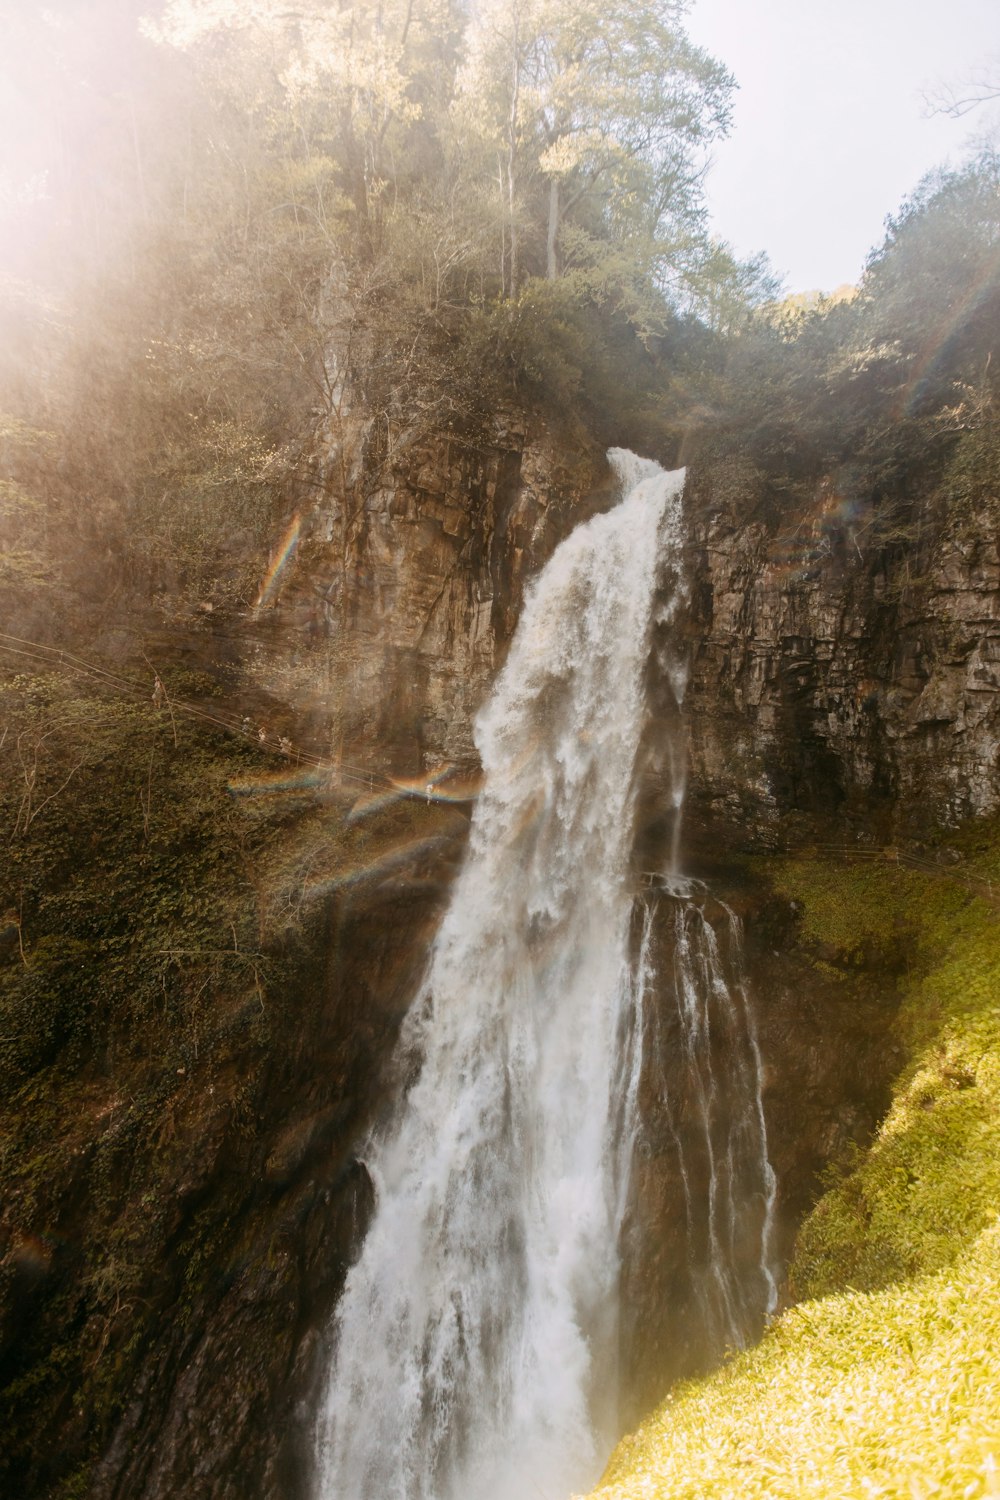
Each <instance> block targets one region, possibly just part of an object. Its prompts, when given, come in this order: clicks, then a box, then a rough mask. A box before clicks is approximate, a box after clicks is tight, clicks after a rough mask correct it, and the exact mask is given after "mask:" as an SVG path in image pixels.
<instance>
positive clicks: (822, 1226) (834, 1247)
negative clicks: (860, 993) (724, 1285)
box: [595, 833, 1000, 1500]
mask: <svg viewBox="0 0 1000 1500" xmlns="http://www.w3.org/2000/svg"><path fill="white" fill-rule="evenodd" d="M983 842H984V841H983V838H982V834H981V833H980V835H979V845H978V847H973V848H971V849H970V853H971V854H972V856H973V857H972V859H971V860H970V861H969V862H968V863H967V864H966V865H965V868H969V867H970V866H972V867H973V868H978V867H979V866H980V865H982V866H983V869H984V871H985V868H986V865H987V864H988V862H989V861H990V859H992V858H993V857H994V853H995V851H994V848H993V841H992V840H988V841H987V842H989V844H990V847H989V848H984V847H983ZM773 873H774V874H775V878H776V884H777V885H778V887H779V888H780V889H781V890H783V891H784V893H785V894H787V895H789V896H792V897H793V898H794V899H796V900H797V901H798V902H799V903H800V907H801V910H802V921H801V936H802V941H803V943H804V945H805V946H806V948H807V949H810V950H811V951H812V952H813V955H814V957H815V959H816V961H817V963H819V964H821V965H823V966H824V967H826V968H830V967H836V968H838V969H839V970H840V972H842V973H843V972H847V971H849V970H850V966H851V964H852V963H853V962H855V961H860V958H861V957H862V956H863V954H864V952H865V950H866V949H868V950H871V949H872V948H873V947H875V948H878V947H882V948H883V949H884V947H885V945H886V944H888V943H890V942H892V943H895V944H897V945H899V944H900V943H902V944H903V945H904V947H905V951H906V954H907V961H908V972H907V973H906V974H905V975H904V978H903V989H904V996H903V1005H902V1008H901V1012H900V1020H899V1026H900V1034H901V1038H902V1040H903V1041H904V1042H905V1043H906V1045H907V1047H908V1049H909V1062H908V1064H907V1065H906V1067H905V1068H904V1070H903V1072H902V1074H901V1076H900V1078H899V1080H898V1083H897V1087H896V1089H895V1093H894V1098H893V1103H892V1106H891V1109H890V1111H889V1113H888V1115H887V1117H886V1119H885V1121H884V1122H883V1125H882V1128H881V1129H880V1131H879V1133H878V1135H877V1138H876V1139H875V1141H874V1142H873V1143H872V1146H871V1147H870V1149H869V1150H868V1151H866V1152H863V1153H860V1154H859V1155H858V1158H857V1159H856V1160H855V1161H854V1162H851V1163H845V1164H843V1165H842V1168H841V1171H840V1173H839V1175H837V1176H836V1178H834V1179H832V1180H831V1183H830V1186H829V1187H828V1189H827V1191H826V1193H825V1194H824V1195H823V1197H822V1198H821V1199H820V1201H819V1203H818V1204H817V1206H816V1208H815V1209H814V1211H813V1213H812V1214H811V1215H810V1217H809V1218H808V1220H807V1221H806V1223H805V1225H804V1226H803V1229H802V1231H801V1233H800V1236H799V1240H798V1244H797V1248H796V1252H795V1256H794V1259H793V1263H792V1267H791V1271H790V1278H789V1279H790V1285H791V1288H792V1291H793V1293H794V1294H795V1295H796V1296H797V1297H799V1298H801V1299H803V1300H801V1301H800V1302H799V1303H798V1305H797V1306H795V1307H793V1308H791V1309H790V1310H789V1311H788V1312H786V1313H785V1314H784V1315H783V1316H782V1317H781V1318H780V1319H779V1320H778V1321H777V1322H776V1323H775V1325H774V1326H773V1327H772V1328H771V1330H770V1331H769V1333H768V1334H767V1335H766V1336H765V1338H764V1339H763V1341H762V1343H761V1344H760V1345H759V1346H758V1348H756V1349H754V1350H751V1351H749V1352H748V1353H746V1354H743V1355H739V1356H736V1357H734V1358H733V1359H732V1360H731V1361H730V1362H729V1363H728V1364H727V1365H725V1366H724V1367H723V1369H721V1370H720V1371H718V1372H717V1373H716V1374H715V1375H714V1376H711V1377H709V1378H708V1379H706V1380H703V1381H693V1382H689V1383H687V1384H686V1385H684V1386H682V1387H679V1388H678V1389H677V1390H676V1391H675V1392H673V1393H672V1394H671V1395H670V1396H669V1397H668V1399H667V1401H666V1402H665V1404H664V1405H663V1406H662V1407H661V1408H660V1409H659V1411H657V1412H656V1413H655V1414H654V1415H653V1416H652V1417H651V1418H649V1419H648V1420H647V1421H646V1423H645V1424H644V1425H643V1426H642V1427H641V1428H640V1429H639V1430H638V1432H637V1433H635V1434H634V1435H633V1436H631V1437H628V1438H626V1439H625V1440H624V1441H623V1442H622V1443H621V1444H620V1445H619V1447H618V1449H617V1450H616V1452H615V1454H614V1456H613V1458H612V1461H611V1464H610V1465H609V1468H608V1471H607V1473H606V1475H605V1479H604V1484H603V1487H602V1488H600V1489H599V1490H598V1491H596V1492H595V1495H599V1496H600V1497H601V1500H640V1497H641V1500H682V1497H683V1500H688V1497H690V1500H694V1497H698V1500H703V1497H718V1500H722V1497H730V1496H731V1497H734V1500H735V1497H737V1496H738V1497H740V1500H755V1497H760V1500H765V1497H766V1500H782V1497H796V1500H799V1497H814V1496H815V1497H820V1500H822V1497H829V1500H834V1497H837V1500H846V1497H855V1496H856V1497H862V1500H868V1497H894V1500H895V1497H899V1500H930V1497H941V1500H945V1497H948V1500H950V1497H956V1500H957V1497H968V1500H975V1497H979V1496H985V1495H1000V1218H998V1212H1000V919H998V916H997V913H996V911H995V910H994V909H993V908H992V907H991V906H990V905H988V904H987V903H986V902H983V901H980V900H978V899H974V898H970V897H969V895H968V894H967V892H966V891H965V890H963V889H962V887H961V886H960V884H959V883H958V882H957V881H955V880H952V879H950V878H948V876H947V875H942V876H940V877H935V876H932V875H924V874H917V873H914V872H912V871H903V870H899V869H897V868H894V867H891V866H885V867H882V866H877V865H864V866H851V865H843V864H841V865H830V864H826V865H821V864H819V863H812V862H809V861H796V862H794V863H792V862H787V863H784V864H782V865H781V866H779V867H778V868H777V869H776V870H775V871H774V872H773ZM859 1066H863V1060H859Z"/></svg>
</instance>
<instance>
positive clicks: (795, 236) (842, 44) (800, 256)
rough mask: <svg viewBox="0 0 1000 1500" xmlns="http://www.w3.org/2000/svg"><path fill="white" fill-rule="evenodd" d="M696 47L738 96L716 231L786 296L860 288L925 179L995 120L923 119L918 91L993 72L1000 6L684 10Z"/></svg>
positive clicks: (778, 1)
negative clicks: (765, 270)
mask: <svg viewBox="0 0 1000 1500" xmlns="http://www.w3.org/2000/svg"><path fill="white" fill-rule="evenodd" d="M687 31H688V34H689V36H690V37H691V39H692V41H694V42H696V43H697V44H698V45H699V46H701V47H704V48H705V49H706V50H707V51H708V52H710V53H711V54H712V55H713V56H714V57H717V58H718V59H719V60H720V61H721V62H723V63H725V65H726V66H727V67H728V69H729V70H730V72H731V73H733V74H734V75H735V77H736V80H737V82H738V84H739V85H740V88H739V92H738V94H737V95H736V102H735V108H734V111H733V129H732V133H731V135H730V138H729V139H728V140H725V141H722V142H720V143H718V144H717V145H716V146H715V148H714V150H713V165H712V168H711V170H710V172H709V175H708V179H707V184H706V186H707V196H708V204H709V210H710V213H711V219H712V230H713V232H714V233H715V234H716V235H718V236H719V237H720V238H722V239H725V240H728V241H729V242H730V244H732V245H733V246H734V248H735V249H736V250H737V251H738V252H739V254H740V255H741V256H748V255H752V254H754V253H756V252H757V251H759V250H764V251H766V252H767V255H768V256H769V258H770V260H771V264H772V266H773V267H774V269H775V271H777V272H778V274H779V275H781V276H783V277H784V279H785V285H786V289H787V290H788V291H789V292H802V291H811V290H821V291H832V290H834V288H835V287H837V286H840V285H842V284H843V283H845V282H853V281H856V280H857V279H858V276H859V275H860V273H861V269H862V266H863V265H864V261H865V257H866V256H867V254H868V251H869V250H870V249H872V248H873V247H874V246H875V245H877V244H879V243H880V242H881V240H882V237H883V231H884V225H885V219H886V216H887V215H888V214H890V213H892V212H894V211H895V210H896V209H897V208H898V207H899V205H900V203H901V202H902V201H903V199H904V198H905V197H907V196H908V195H909V194H910V193H911V192H912V191H913V189H914V188H915V187H916V186H917V183H918V182H919V181H920V179H921V177H923V175H924V174H925V173H926V172H927V171H929V170H930V169H931V168H933V167H935V166H938V165H940V164H942V163H943V162H945V161H946V160H948V159H950V160H951V161H952V162H953V163H954V164H958V163H959V162H961V160H962V159H963V157H964V156H965V155H966V153H967V150H968V143H969V141H970V138H972V137H982V136H983V134H984V133H985V132H986V130H987V129H988V128H989V127H990V125H991V123H992V124H993V125H998V124H1000V109H998V108H997V107H996V106H987V107H983V108H980V109H978V110H976V111H975V112H973V113H972V114H969V115H966V116H965V117H964V118H962V119H959V120H952V119H947V118H944V117H942V116H941V115H937V116H931V117H927V116H926V113H925V110H926V106H925V104H924V102H923V100H922V98H921V90H922V89H927V88H934V86H935V85H938V86H939V85H941V84H946V83H956V84H957V83H961V82H962V81H963V80H964V79H967V78H968V77H969V76H970V74H971V73H972V71H973V70H974V69H976V68H980V69H981V68H982V67H983V66H984V65H986V64H988V63H990V62H991V61H992V62H995V63H996V65H997V68H996V71H997V73H998V74H1000V0H692V3H691V9H690V11H689V13H688V17H687Z"/></svg>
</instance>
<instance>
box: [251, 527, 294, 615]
mask: <svg viewBox="0 0 1000 1500" xmlns="http://www.w3.org/2000/svg"><path fill="white" fill-rule="evenodd" d="M301 532H302V517H301V516H300V515H299V513H298V511H296V512H295V514H294V516H293V517H292V519H291V521H290V522H289V523H288V529H287V531H286V532H285V534H284V536H283V537H282V538H281V542H280V544H279V546H278V550H277V552H276V553H275V554H274V556H273V557H272V559H271V563H270V566H269V567H268V570H267V572H266V573H265V574H264V579H263V582H262V583H261V586H260V593H259V594H258V595H257V603H256V604H255V605H254V609H263V608H264V606H265V605H267V604H270V603H271V600H272V599H273V598H274V596H275V594H276V593H277V591H278V588H279V585H280V583H281V575H282V573H283V572H284V571H285V569H286V567H287V566H288V564H289V563H290V562H291V560H292V558H293V557H294V556H295V552H296V548H297V547H298V545H299V537H300V535H301Z"/></svg>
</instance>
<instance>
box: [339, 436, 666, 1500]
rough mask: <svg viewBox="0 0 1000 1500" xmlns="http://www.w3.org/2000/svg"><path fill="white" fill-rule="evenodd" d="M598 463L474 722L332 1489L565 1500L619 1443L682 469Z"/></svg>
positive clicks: (408, 1498) (412, 1029)
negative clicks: (634, 950) (640, 826)
mask: <svg viewBox="0 0 1000 1500" xmlns="http://www.w3.org/2000/svg"><path fill="white" fill-rule="evenodd" d="M611 457H612V461H613V462H614V463H615V465H616V467H617V469H618V472H619V475H620V477H621V479H622V487H623V491H624V492H625V498H624V500H623V501H622V503H621V504H620V505H619V506H618V507H617V508H616V509H615V510H613V511H611V512H610V513H608V514H606V515H601V516H597V517H595V518H594V519H593V520H592V521H590V522H588V523H587V524H586V525H584V526H581V527H580V528H578V529H577V530H576V531H575V532H574V533H573V534H572V535H571V536H570V537H569V538H568V539H567V540H566V541H565V542H564V543H563V544H562V546H561V547H560V548H559V549H558V550H557V552H556V553H555V554H554V556H553V557H552V559H551V561H550V562H549V564H548V566H547V567H546V568H545V570H544V572H543V573H542V574H541V576H540V577H539V579H538V580H537V583H536V585H535V587H534V589H533V591H532V593H531V594H530V596H529V598H528V600H527V602H526V605H525V608H524V612H523V616H522V619H521V622H520V624H519V626H518V630H517V634H516V636H515V639H514V642H513V644H512V646H511V651H510V656H509V659H508V662H507V665H506V667H505V669H504V671H503V673H502V674H501V676H500V679H499V681H498V683H497V685H496V689H495V692H494V695H493V698H492V699H491V701H490V703H489V704H488V705H487V706H486V708H485V710H484V711H483V713H482V714H481V716H480V718H479V721H478V725H477V743H478V745H479V749H480V752H481V756H482V762H483V768H484V771H485V773H486V782H485V789H484V791H483V794H482V796H481V798H480V801H479V803H478V805H477V808H476V813H475V817H474V820H473V827H472V833H471V843H470V849H469V855H468V859H467V862H466V865H465V867H464V869H463V871H462V874H461V875H460V877H459V879H458V882H457V884H456V888H455V891H454V894H453V898H452V901H451V906H450V908H449V911H448V913H447V915H446V917H445V919H444V922H443V925H442V928H441V931H440V934H439V936H438V938H437V941H436V943H435V946H434V950H433V954H432V957H431V963H430V968H429V972H428V976H427V979H426V981H425V983H424V985H423V987H422V990H421V992H420V994H419V995H418V997H417V1000H416V1002H415V1004H414V1007H413V1009H412V1011H411V1014H410V1017H409V1018H408V1022H407V1027H406V1032H405V1035H404V1040H403V1047H404V1049H405V1050H406V1053H407V1055H408V1056H409V1058H410V1059H411V1062H412V1068H413V1071H414V1072H417V1075H418V1076H417V1077H416V1081H415V1082H414V1083H413V1084H412V1086H411V1088H410V1090H409V1092H408V1094H407V1095H406V1097H405V1099H404V1100H403V1102H402V1104H401V1106H400V1109H399V1111H398V1114H397V1118H396V1119H395V1121H394V1122H393V1124H392V1125H391V1126H390V1127H389V1128H388V1130H387V1131H386V1132H385V1133H384V1134H382V1135H380V1136H379V1137H378V1138H376V1139H375V1140H374V1141H373V1142H372V1143H371V1144H370V1148H369V1150H368V1152H367V1155H366V1162H367V1166H368V1169H369V1172H370V1174H371V1177H372V1180H373V1182H374V1185H375V1189H376V1207H375V1211H374V1216H373V1219H372V1223H371V1226H370V1228H369V1231H368V1235H367V1237H366V1239H365V1242H364V1246H363V1249H362V1252H361V1256H360V1259H359V1260H358V1262H357V1263H356V1264H355V1265H354V1266H353V1267H352V1269H351V1271H350V1273H349V1275H348V1278H347V1282H346V1285H345V1289H344V1293H343V1297H342V1299H341V1303H340V1307H339V1310H338V1314H337V1318H336V1326H335V1351H334V1359H333V1364H332V1368H331V1372H330V1376H329V1381H328V1388H327V1392H326V1396H325V1400H324V1403H323V1409H322V1413H321V1418H320V1424H319V1433H318V1488H317V1495H318V1496H319V1497H321V1500H532V1497H539V1500H563V1497H565V1495H567V1494H568V1493H569V1492H570V1491H571V1490H573V1489H581V1488H586V1487H589V1485H590V1484H591V1483H592V1482H593V1481H594V1480H595V1479H596V1477H597V1475H598V1473H599V1470H600V1466H601V1463H602V1462H603V1460H604V1457H605V1455H606V1453H607V1450H608V1448H609V1446H610V1444H611V1442H613V1440H614V1438H615V1437H616V1436H617V1433H616V1430H615V1422H616V1406H617V1391H616V1379H615V1370H616V1366H617V1284H618V1272H619V1266H618V1242H619V1230H620V1224H621V1216H622V1213H623V1211H624V1205H625V1202H626V1197H627V1178H628V1169H629V1161H630V1158H631V1155H632V1145H633V1138H634V1133H635V1129H636V1099H637V1092H638V1078H639V1068H640V1065H641V1057H640V1048H639V1041H638V1036H639V1028H638V1026H637V1025H636V1024H635V1022H636V1013H637V1010H638V1009H639V1008H640V1006H641V993H640V992H641V991H642V990H643V989H644V987H645V986H646V984H647V982H648V979H649V965H648V933H647V934H646V935H645V940H644V944H643V954H645V955H646V956H645V957H643V954H640V958H639V961H638V962H637V963H635V964H632V963H631V962H630V955H629V923H630V913H631V908H632V893H631V888H630V881H629V873H628V866H629V856H630V851H631V846H632V834H633V827H632V824H633V805H634V795H635V767H636V757H637V752H638V748H639V742H640V735H641V730H642V722H643V713H644V672H645V667H646V661H647V656H648V652H649V645H650V633H651V624H652V614H653V603H654V595H655V591H656V586H657V579H658V577H659V576H660V575H661V571H662V568H663V565H664V563H665V562H668V561H672V562H674V564H675V565H674V567H673V568H672V569H670V570H669V571H670V572H672V573H675V574H677V573H678V572H679V563H678V561H677V559H679V552H680V536H681V524H680V493H681V486H682V481H683V474H682V473H675V474H666V473H664V472H663V471H662V470H661V469H660V468H659V467H658V466H657V465H656V464H653V463H649V462H646V461H644V460H641V459H637V458H636V457H635V455H633V454H627V453H624V452H623V451H622V450H614V451H613V453H612V455H611ZM668 607H669V604H668Z"/></svg>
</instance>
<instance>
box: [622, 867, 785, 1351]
mask: <svg viewBox="0 0 1000 1500" xmlns="http://www.w3.org/2000/svg"><path fill="white" fill-rule="evenodd" d="M659 884H660V886H661V891H662V894H660V895H654V896H651V897H647V898H645V900H646V907H647V914H646V916H645V922H646V924H654V923H655V924H657V925H661V926H663V927H664V928H665V929H666V931H667V933H668V934H669V948H670V955H671V956H670V962H669V964H668V965H664V972H662V973H660V974H657V975H655V976H654V978H655V997H656V998H655V1005H652V1006H650V1008H649V1010H648V1011H647V1013H646V1015H645V1017H644V1020H643V1025H644V1027H645V1029H646V1031H647V1034H648V1041H647V1045H646V1048H645V1055H646V1061H645V1065H646V1068H647V1069H648V1070H651V1071H653V1072H654V1073H655V1075H656V1078H655V1084H654V1088H655V1095H656V1100H657V1111H658V1115H659V1117H660V1120H661V1122H663V1124H665V1127H666V1130H667V1131H668V1132H669V1135H670V1136H671V1137H672V1141H673V1146H674V1150H675V1153H676V1159H677V1165H678V1175H679V1177H680V1181H681V1184H682V1187H683V1196H684V1210H685V1215H686V1234H687V1271H688V1276H689V1279H690V1285H691V1291H692V1293H693V1297H692V1300H693V1304H694V1306H693V1314H694V1316H693V1319H692V1321H693V1322H695V1323H696V1325H697V1330H698V1343H699V1347H700V1350H701V1357H702V1360H703V1361H705V1362H708V1363H711V1362H713V1361H714V1360H715V1359H717V1358H718V1357H719V1356H720V1355H721V1354H722V1353H723V1351H724V1350H726V1349H728V1348H742V1347H744V1345H745V1344H746V1343H748V1342H749V1340H750V1339H751V1338H753V1337H756V1336H757V1335H758V1334H759V1333H760V1330H761V1327H762V1325H763V1322H764V1320H765V1318H766V1317H767V1316H768V1315H769V1314H770V1313H772V1312H774V1310H775V1307H776V1305H777V1300H778V1292H777V1283H776V1280H775V1271H774V1249H773V1239H774V1215H775V1200H776V1196H777V1191H776V1190H777V1184H776V1181H775V1175H774V1171H773V1169H772V1167H771V1163H770V1161H769V1159H768V1152H767V1132H766V1128H765V1123H764V1109H763V1102H762V1097H761V1095H762V1065H761V1055H760V1047H759V1044H758V1040H757V1029H756V1023H755V1020H754V1013H753V1007H752V1004H751V999H750V994H749V990H748V986H747V981H746V975H745V971H744V962H743V934H742V924H741V923H740V920H739V918H738V917H737V916H736V913H735V912H734V911H733V910H732V909H731V908H730V907H728V906H727V905H726V904H725V903H724V902H721V901H719V900H718V899H717V898H715V897H713V896H712V895H711V893H710V892H709V891H708V889H707V887H706V886H705V885H704V884H702V882H701V881H698V880H691V879H685V878H683V877H679V876H676V875H668V876H667V877H666V878H664V879H663V880H662V881H661V882H659ZM664 900H666V902H667V903H668V908H669V909H668V911H667V913H666V914H665V917H664V915H661V914H660V912H659V910H658V908H659V904H660V903H661V902H662V901H664ZM710 917H711V920H710ZM650 990H651V985H650V984H647V985H646V987H645V992H646V993H647V994H648V993H649V992H650ZM661 1128H662V1125H661ZM692 1183H697V1184H698V1186H699V1191H698V1192H697V1193H696V1192H694V1191H693V1190H692Z"/></svg>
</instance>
